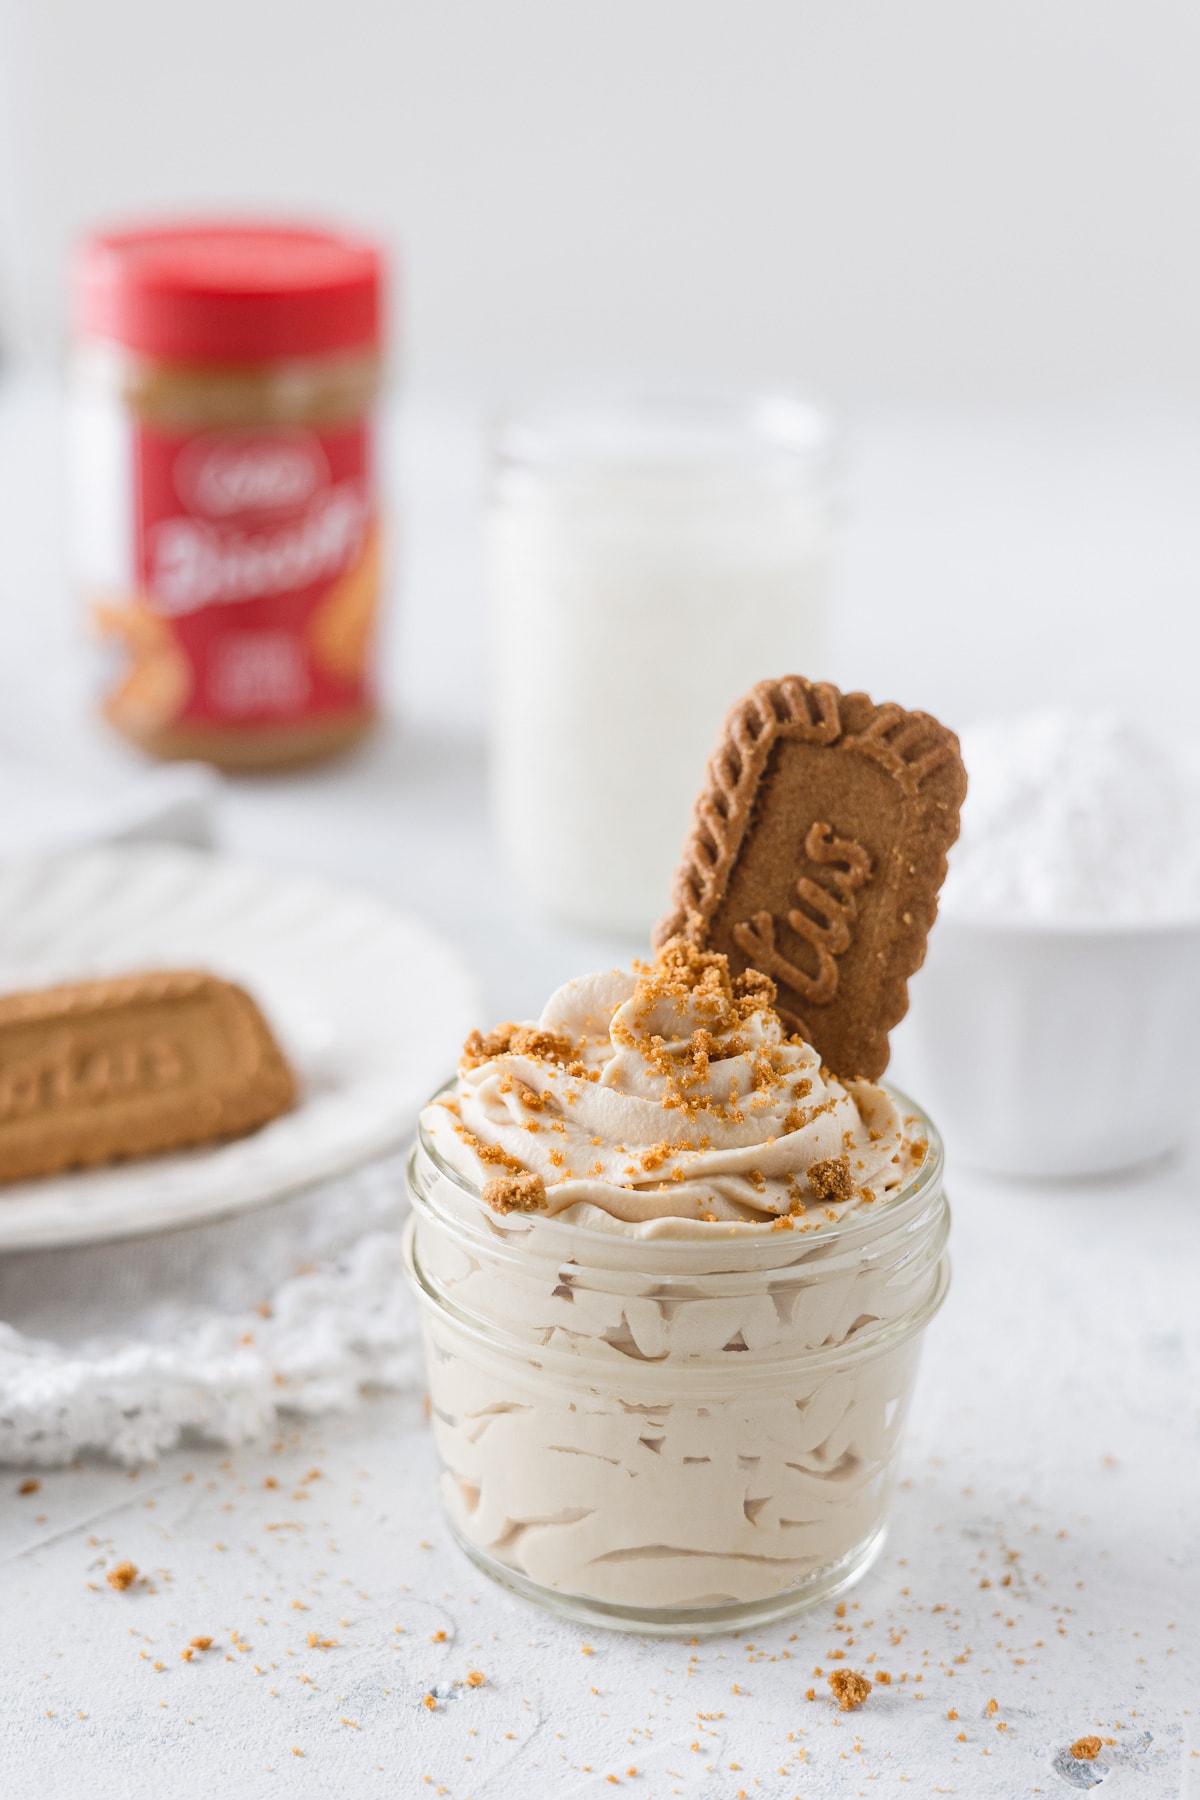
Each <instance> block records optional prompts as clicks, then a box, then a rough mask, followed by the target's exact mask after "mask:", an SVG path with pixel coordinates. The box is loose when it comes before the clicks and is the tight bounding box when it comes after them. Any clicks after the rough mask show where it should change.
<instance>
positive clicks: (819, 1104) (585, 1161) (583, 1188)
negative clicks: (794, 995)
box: [422, 939, 925, 1237]
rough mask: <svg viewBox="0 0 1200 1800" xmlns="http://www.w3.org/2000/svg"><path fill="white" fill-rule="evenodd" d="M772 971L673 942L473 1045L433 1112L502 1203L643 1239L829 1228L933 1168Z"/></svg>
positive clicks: (886, 1101)
mask: <svg viewBox="0 0 1200 1800" xmlns="http://www.w3.org/2000/svg"><path fill="white" fill-rule="evenodd" d="M774 997H775V993H774V986H773V983H772V982H771V981H770V980H769V978H768V977H766V976H765V975H760V974H758V973H756V972H755V971H753V970H750V971H747V973H746V974H744V975H741V976H738V977H737V978H735V979H732V980H731V978H730V974H729V967H728V963H727V961H726V958H725V957H723V956H721V955H718V954H716V953H714V952H704V951H699V950H697V949H696V948H695V947H694V946H693V945H691V944H689V943H687V942H686V941H684V940H683V939H674V940H672V941H671V943H669V944H667V945H665V946H664V947H663V949H662V950H660V952H659V954H658V956H657V957H656V959H655V961H654V962H653V963H650V964H635V965H634V969H633V970H632V972H631V971H627V970H621V969H614V970H611V971H609V972H608V973H605V974H600V975H586V976H582V977H580V978H579V979H577V980H574V981H569V982H567V983H566V984H565V986H563V987H561V988H559V989H558V990H557V992H556V993H554V994H552V995H551V997H550V999H549V1001H548V1002H547V1004H546V1006H545V1008H544V1010H543V1012H542V1015H541V1018H540V1019H539V1020H538V1022H537V1024H536V1025H524V1026H517V1025H503V1026H500V1027H499V1028H498V1029H497V1030H496V1031H494V1032H490V1033H488V1034H487V1035H486V1036H485V1035H481V1034H480V1033H478V1032H476V1033H474V1034H473V1035H472V1037H471V1038H469V1039H468V1040H467V1044H466V1047H465V1051H464V1057H463V1061H462V1064H461V1066H460V1069H459V1074H458V1080H457V1083H456V1084H455V1086H454V1088H453V1089H452V1090H451V1091H450V1092H448V1093H446V1094H445V1095H444V1096H443V1097H442V1098H441V1099H440V1100H438V1101H436V1102H434V1103H433V1104H432V1105H430V1106H429V1107H427V1108H426V1110H425V1113H424V1114H423V1118H422V1123H423V1125H424V1128H425V1131H426V1134H427V1135H428V1137H429V1138H430V1139H431V1140H432V1142H433V1144H434V1146H435V1147H436V1149H437V1150H438V1152H439V1153H440V1155H441V1156H442V1157H443V1159H444V1160H445V1161H446V1162H447V1163H449V1164H450V1165H451V1166H452V1167H453V1168H455V1169H457V1170H459V1171H460V1172H461V1173H462V1174H464V1175H466V1176H467V1177H469V1179H470V1180H471V1181H473V1182H474V1183H476V1184H477V1185H478V1186H479V1188H480V1189H481V1191H482V1194H483V1198H484V1200H485V1202H486V1203H487V1204H488V1205H489V1206H490V1207H492V1208H493V1209H494V1210H495V1211H497V1212H499V1213H505V1212H509V1211H513V1210H520V1211H528V1212H539V1213H545V1214H547V1215H551V1216H555V1217H558V1218H563V1219H566V1220H568V1221H569V1222H571V1223H574V1224H579V1225H586V1226H590V1227H592V1228H596V1229H602V1230H608V1231H621V1232H625V1233H629V1234H631V1235H635V1236H642V1237H670V1236H674V1237H695V1236H703V1235H705V1234H707V1233H709V1232H712V1231H713V1230H715V1229H721V1230H722V1231H723V1232H724V1233H728V1231H729V1230H730V1228H731V1227H732V1228H733V1229H734V1230H735V1231H736V1232H737V1233H738V1234H739V1235H741V1234H742V1233H758V1232H767V1231H772V1230H776V1231H777V1230H798V1231H813V1230H819V1229H821V1228H823V1227H824V1226H826V1225H827V1224H828V1223H829V1222H831V1221H839V1220H841V1219H842V1218H844V1217H845V1216H846V1215H847V1214H848V1213H850V1212H852V1211H854V1210H856V1209H858V1208H861V1207H865V1206H872V1205H875V1204H877V1203H878V1202H880V1201H882V1200H884V1199H885V1198H886V1197H887V1196H888V1195H889V1194H890V1193H892V1192H894V1191H895V1190H896V1189H898V1188H899V1187H901V1186H902V1185H903V1184H904V1183H905V1182H906V1181H907V1180H908V1179H909V1177H910V1176H911V1174H912V1173H913V1171H914V1170H915V1169H916V1168H917V1167H918V1166H919V1165H920V1163H921V1161H922V1159H923V1157H924V1154H925V1145H924V1143H923V1142H922V1141H920V1140H919V1138H918V1139H915V1140H913V1139H910V1138H909V1136H907V1135H906V1131H905V1126H904V1122H903V1120H902V1119H901V1117H900V1114H899V1112H898V1110H897V1108H896V1106H895V1103H894V1102H893V1100H892V1099H891V1097H890V1096H889V1095H888V1094H887V1093H885V1092H884V1090H883V1089H882V1088H879V1087H876V1086H874V1085H873V1084H871V1083H869V1082H865V1081H848V1082H841V1081H839V1080H838V1079H837V1078H836V1077H835V1076H834V1075H833V1074H831V1073H830V1071H829V1070H828V1069H826V1068H824V1067H823V1066H822V1064H821V1059H820V1057H819V1056H818V1054H817V1052H816V1051H815V1050H814V1049H813V1048H812V1046H811V1045H809V1044H807V1043H805V1042H803V1041H802V1040H801V1039H800V1038H797V1037H789V1036H788V1034H787V1033H786V1031H785V1029H784V1027H783V1025H782V1024H781V1022H780V1019H779V1017H778V1015H777V1014H776V1013H775V1011H774V1010H773V1006H772V1002H773V1001H774Z"/></svg>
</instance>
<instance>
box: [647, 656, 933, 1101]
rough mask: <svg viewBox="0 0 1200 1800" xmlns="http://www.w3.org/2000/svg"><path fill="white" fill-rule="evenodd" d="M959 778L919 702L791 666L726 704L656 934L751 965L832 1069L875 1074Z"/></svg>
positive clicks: (927, 905)
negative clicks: (849, 690) (881, 699)
mask: <svg viewBox="0 0 1200 1800" xmlns="http://www.w3.org/2000/svg"><path fill="white" fill-rule="evenodd" d="M966 787H967V778H966V771H965V770H964V768H963V764H962V758H961V757H960V755H959V750H958V739H957V738H956V737H955V736H954V733H953V732H952V731H948V730H947V729H946V727H945V726H944V725H941V724H939V723H938V721H937V720H936V719H934V718H931V717H930V716H929V714H928V713H919V712H905V711H904V709H903V708H902V707H899V706H895V705H892V704H890V703H888V704H884V705H881V706H877V705H875V703H874V702H873V701H871V700H869V699H868V698H867V696H866V695H865V694H842V693H839V691H838V690H837V688H835V687H833V686H832V685H831V684H830V683H828V682H819V683H813V682H809V681H805V680H804V679H803V677H801V676H799V675H786V676H784V677H783V679H782V680H780V681H760V682H759V683H758V684H757V685H756V686H755V687H753V688H751V690H750V692H749V693H748V694H746V695H745V696H744V698H743V699H741V700H739V701H738V702H737V704H736V705H735V706H734V707H732V708H731V710H730V711H729V713H728V714H727V715H726V717H725V720H724V723H723V725H722V728H721V736H720V740H719V742H718V744H717V748H716V750H715V751H714V753H713V755H712V757H711V758H710V759H709V764H708V769H707V772H706V776H705V782H704V787H703V789H702V791H701V793H700V795H699V798H698V799H697V801H696V803H695V806H694V808H693V811H692V824H691V829H690V831H689V834H688V837H687V840H686V842H685V844H684V850H683V857H682V860H681V862H680V864H679V867H678V868H677V870H676V872H675V877H674V881H673V883H672V889H671V908H670V911H669V912H668V913H667V914H666V916H665V917H664V918H663V919H662V920H661V921H660V922H659V924H658V926H657V928H656V930H655V933H654V942H655V944H656V946H657V945H659V944H662V943H663V942H665V941H666V939H667V938H669V937H673V936H675V935H676V934H677V933H683V934H684V935H686V936H688V937H690V938H691V939H692V940H693V941H694V942H696V943H698V944H703V945H706V946H707V947H708V948H710V949H713V950H720V951H723V952H724V953H725V955H726V956H728V958H729V963H730V968H731V970H732V971H733V972H734V973H735V974H738V973H740V972H741V971H742V970H744V969H748V968H754V969H760V970H762V972H763V973H764V974H767V975H770V976H771V978H772V979H773V980H774V981H775V983H776V985H777V987H778V990H779V997H778V1006H779V1011H780V1014H781V1016H782V1017H783V1019H784V1021H785V1023H786V1024H788V1025H789V1026H790V1027H791V1028H792V1029H793V1030H796V1031H799V1032H800V1033H801V1034H802V1036H804V1037H805V1038H807V1039H808V1041H809V1042H810V1043H811V1044H813V1045H814V1046H815V1047H816V1048H817V1050H819V1051H820V1053H821V1056H822V1059H823V1060H824V1061H825V1063H826V1064H827V1065H828V1066H829V1068H831V1069H832V1070H833V1071H834V1072H835V1073H836V1074H838V1075H841V1076H847V1077H849V1076H855V1075H858V1076H865V1077H867V1078H868V1079H871V1080H874V1079H876V1078H877V1077H878V1076H880V1075H882V1073H883V1071H884V1069H885V1068H886V1067H887V1061H888V1032H889V1031H890V1030H891V1028H892V1026H893V1025H895V1024H897V1023H898V1021H899V1020H900V1019H902V1018H903V1017H904V1014H905V1012H906V1010H907V1008H908V986H907V984H908V978H909V976H910V975H912V974H913V972H914V971H915V970H916V969H918V968H919V967H920V966H921V963H922V962H923V960H924V957H925V940H926V938H927V936H928V933H929V928H930V926H931V925H932V924H933V921H934V918H935V916H936V913H937V893H938V889H939V888H940V886H941V884H942V881H943V879H944V877H945V873H946V853H947V851H948V850H949V849H950V846H951V845H952V844H953V842H954V840H955V838H956V837H957V836H958V819H959V810H960V808H961V806H962V801H963V797H964V795H965V793H966Z"/></svg>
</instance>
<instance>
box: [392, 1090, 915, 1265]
mask: <svg viewBox="0 0 1200 1800" xmlns="http://www.w3.org/2000/svg"><path fill="white" fill-rule="evenodd" d="M456 1079H457V1078H456V1077H455V1076H451V1077H450V1078H449V1080H447V1081H444V1082H443V1083H442V1085H441V1086H440V1087H439V1088H437V1089H436V1090H435V1091H434V1093H433V1094H431V1095H430V1097H429V1100H428V1102H427V1103H426V1104H427V1105H433V1104H434V1103H435V1102H437V1101H438V1100H440V1099H441V1097H442V1095H443V1094H447V1093H449V1092H450V1091H451V1089H452V1088H453V1087H454V1085H455V1082H456ZM876 1085H877V1086H879V1087H880V1088H882V1089H883V1091H884V1093H885V1094H887V1095H888V1096H889V1098H890V1099H892V1100H893V1101H894V1102H895V1104H896V1106H897V1107H898V1108H899V1110H900V1114H901V1117H903V1118H912V1119H915V1120H916V1121H917V1122H918V1124H919V1126H920V1128H921V1131H922V1133H923V1135H924V1138H925V1142H926V1145H927V1146H928V1147H927V1150H926V1154H925V1157H924V1159H923V1160H922V1162H921V1166H920V1167H919V1168H918V1169H915V1170H914V1171H913V1173H912V1174H911V1175H910V1176H909V1178H908V1180H907V1181H906V1182H904V1183H903V1184H902V1186H901V1187H900V1188H898V1189H897V1191H896V1192H895V1193H894V1194H890V1195H889V1196H888V1197H887V1198H886V1199H884V1200H882V1201H879V1202H876V1203H873V1204H871V1205H870V1206H864V1207H862V1208H861V1209H860V1210H859V1211H857V1212H855V1213H852V1214H851V1215H850V1216H849V1217H848V1218H847V1219H846V1220H844V1221H842V1220H838V1221H835V1222H834V1223H833V1224H832V1225H829V1224H818V1225H817V1227H816V1229H815V1230H814V1233H813V1237H812V1239H811V1240H809V1241H810V1243H811V1245H812V1248H813V1249H815V1248H816V1247H817V1245H818V1244H819V1245H820V1246H821V1248H822V1249H823V1250H828V1247H829V1246H830V1245H831V1244H835V1245H837V1246H838V1247H839V1248H841V1247H842V1246H845V1245H848V1246H850V1247H853V1245H854V1244H855V1243H856V1242H857V1241H858V1240H859V1239H860V1238H864V1237H867V1236H873V1235H875V1234H876V1233H877V1232H878V1230H879V1226H880V1221H881V1220H883V1219H885V1218H886V1220H887V1221H888V1223H889V1224H891V1223H895V1222H896V1221H897V1220H898V1218H899V1217H901V1216H907V1214H908V1213H909V1212H913V1211H916V1210H917V1209H918V1206H919V1203H920V1202H921V1201H923V1200H924V1199H926V1198H927V1197H928V1196H929V1194H930V1193H931V1192H936V1191H937V1190H938V1189H939V1188H940V1186H941V1182H942V1177H943V1174H944V1172H945V1160H946V1158H945V1148H944V1145H943V1143H942V1137H941V1133H940V1132H939V1131H938V1129H937V1126H936V1125H935V1124H934V1123H933V1120H932V1119H931V1118H930V1117H929V1115H928V1113H927V1112H925V1110H924V1109H923V1108H922V1107H921V1106H918V1104H917V1103H916V1101H915V1100H913V1099H911V1097H910V1096H909V1095H908V1094H905V1093H904V1092H903V1091H902V1090H901V1089H900V1088H898V1087H895V1086H893V1085H892V1084H891V1083H889V1082H885V1081H881V1082H878V1083H877V1084H876ZM423 1110H424V1109H422V1112H423ZM418 1147H419V1148H420V1150H421V1152H422V1153H423V1154H424V1155H425V1156H427V1157H428V1159H429V1161H430V1162H431V1163H432V1165H433V1167H434V1168H435V1169H436V1171H437V1173H438V1174H439V1175H440V1176H442V1177H443V1178H444V1179H445V1180H447V1181H449V1182H450V1183H451V1185H452V1186H453V1187H456V1188H457V1189H458V1191H459V1192H460V1193H462V1194H464V1195H466V1196H467V1197H468V1198H469V1199H472V1200H477V1201H478V1202H479V1204H480V1206H482V1205H483V1194H482V1190H481V1188H480V1187H479V1185H478V1183H476V1182H474V1181H472V1180H471V1178H470V1176H469V1175H464V1174H463V1172H462V1171H461V1170H460V1169H456V1168H455V1167H454V1165H453V1164H452V1163H450V1162H447V1160H446V1158H445V1157H444V1156H443V1155H442V1153H441V1151H440V1150H439V1149H438V1148H437V1146H436V1145H435V1144H434V1142H433V1140H432V1138H431V1137H430V1136H429V1134H428V1132H427V1131H426V1130H425V1121H424V1117H423V1116H421V1117H419V1118H418V1120H417V1142H416V1145H414V1149H413V1155H414V1156H415V1155H416V1151H417V1148H418ZM426 1204H428V1202H426ZM435 1210H437V1211H438V1218H439V1220H440V1221H441V1222H442V1223H443V1224H445V1225H447V1226H449V1227H450V1228H451V1229H452V1230H453V1231H455V1232H456V1233H458V1234H461V1235H462V1236H464V1237H469V1236H473V1235H474V1233H473V1232H472V1231H471V1230H469V1228H467V1227H466V1226H465V1225H464V1223H463V1221H462V1220H461V1219H458V1218H451V1217H450V1215H448V1214H445V1213H443V1212H441V1211H440V1210H439V1209H435ZM763 1224H764V1225H765V1226H767V1227H768V1229H769V1228H770V1221H769V1220H767V1219H765V1218H764V1220H763ZM729 1225H730V1221H729V1220H727V1219H725V1220H721V1221H720V1222H719V1223H714V1224H713V1225H712V1226H711V1227H710V1228H706V1229H705V1230H704V1231H702V1232H701V1233H699V1234H698V1235H696V1236H694V1237H693V1236H688V1237H686V1238H676V1237H670V1238H669V1237H661V1238H638V1237H635V1236H634V1235H633V1234H632V1233H628V1232H613V1231H599V1230H597V1229H596V1228H595V1227H594V1226H591V1225H580V1224H577V1223H575V1222H573V1221H564V1220H561V1219H560V1218H558V1217H557V1216H552V1217H549V1218H541V1217H537V1227H538V1233H539V1239H540V1242H541V1244H542V1245H543V1246H544V1247H545V1250H546V1252H547V1254H548V1255H551V1256H553V1255H554V1254H555V1248H554V1246H555V1240H556V1237H558V1238H559V1240H560V1243H561V1246H562V1248H563V1249H564V1250H565V1249H566V1247H567V1245H568V1244H571V1245H573V1246H574V1247H575V1248H576V1249H577V1248H578V1246H579V1245H581V1244H584V1245H586V1244H587V1243H588V1242H589V1241H592V1242H594V1243H595V1244H596V1247H597V1252H598V1254H599V1252H600V1251H601V1249H602V1248H603V1249H604V1250H607V1251H609V1252H610V1253H611V1252H612V1250H613V1247H614V1245H629V1246H634V1247H637V1248H638V1249H642V1250H645V1251H647V1252H649V1253H650V1254H653V1253H654V1246H656V1245H659V1244H663V1245H670V1247H671V1251H672V1254H673V1255H679V1254H680V1252H681V1249H682V1250H683V1252H684V1253H686V1252H687V1251H688V1250H699V1251H702V1252H704V1253H706V1254H708V1255H711V1254H712V1253H713V1252H714V1251H715V1250H716V1249H717V1248H718V1247H719V1248H720V1250H721V1254H722V1256H723V1257H724V1256H728V1257H729V1258H730V1260H731V1263H732V1264H733V1267H734V1268H736V1263H737V1257H738V1254H739V1253H743V1254H744V1255H745V1257H746V1260H747V1261H748V1262H749V1261H750V1260H752V1253H753V1252H757V1253H758V1254H759V1255H761V1253H762V1248H763V1245H764V1243H766V1242H769V1241H770V1240H769V1239H768V1238H767V1236H766V1233H765V1232H762V1233H756V1234H755V1235H754V1236H751V1235H749V1234H746V1235H744V1236H743V1235H741V1234H740V1233H739V1234H736V1235H735V1234H733V1233H731V1232H730V1230H729ZM781 1235H782V1234H781ZM788 1235H789V1236H791V1235H793V1234H788ZM489 1248H490V1249H492V1250H493V1252H494V1246H493V1245H491V1244H490V1243H489ZM570 1260H573V1261H578V1260H579V1258H578V1256H575V1257H573V1258H571V1259H570Z"/></svg>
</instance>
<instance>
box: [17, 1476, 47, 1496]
mask: <svg viewBox="0 0 1200 1800" xmlns="http://www.w3.org/2000/svg"><path fill="white" fill-rule="evenodd" d="M41 1485H42V1484H41V1482H40V1481H38V1480H37V1479H36V1477H35V1476H33V1475H30V1476H29V1477H28V1478H27V1479H26V1480H25V1481H23V1482H22V1483H21V1485H20V1487H19V1488H18V1489H17V1492H18V1494H36V1493H37V1492H38V1491H39V1489H40V1488H41Z"/></svg>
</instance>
